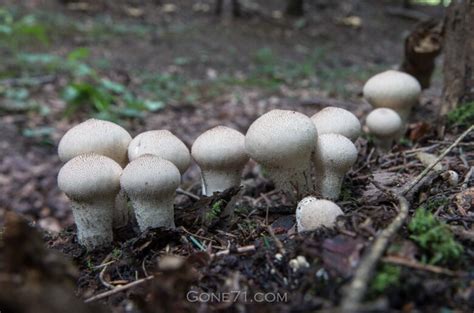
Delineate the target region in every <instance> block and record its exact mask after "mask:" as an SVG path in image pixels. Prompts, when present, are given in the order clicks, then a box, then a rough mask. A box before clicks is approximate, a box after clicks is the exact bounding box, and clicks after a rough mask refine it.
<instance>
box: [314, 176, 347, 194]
mask: <svg viewBox="0 0 474 313" xmlns="http://www.w3.org/2000/svg"><path fill="white" fill-rule="evenodd" d="M316 173H317V175H316V191H317V193H319V195H320V196H321V197H322V198H324V199H329V200H337V199H338V198H339V195H340V193H341V186H342V180H343V178H344V175H339V174H337V173H331V172H328V171H324V170H320V171H317V172H316Z"/></svg>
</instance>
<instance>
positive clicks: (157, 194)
mask: <svg viewBox="0 0 474 313" xmlns="http://www.w3.org/2000/svg"><path fill="white" fill-rule="evenodd" d="M180 181H181V176H180V174H179V170H178V168H177V167H176V166H175V165H174V164H173V163H171V162H170V161H167V160H165V159H162V158H159V157H157V156H154V155H151V154H145V155H143V156H141V157H139V158H137V159H135V160H133V161H132V162H130V163H129V164H128V165H127V167H125V169H124V170H123V173H122V177H121V178H120V184H121V186H122V189H123V190H125V192H126V193H127V195H128V196H129V198H130V200H131V202H132V206H133V209H134V211H135V216H136V219H137V222H138V226H139V227H140V230H141V231H145V230H146V229H147V228H156V227H170V228H174V227H175V224H174V207H173V204H174V196H175V193H176V189H177V188H178V186H179V183H180Z"/></svg>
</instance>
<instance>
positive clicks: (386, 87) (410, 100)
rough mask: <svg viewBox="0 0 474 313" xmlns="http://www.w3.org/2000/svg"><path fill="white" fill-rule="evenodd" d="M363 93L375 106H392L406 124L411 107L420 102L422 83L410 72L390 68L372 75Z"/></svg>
mask: <svg viewBox="0 0 474 313" xmlns="http://www.w3.org/2000/svg"><path fill="white" fill-rule="evenodd" d="M363 93H364V98H365V99H366V100H367V101H368V102H369V103H370V104H371V105H372V106H373V107H374V108H390V109H392V110H394V111H396V112H397V113H398V114H399V115H400V117H401V119H402V121H403V123H404V124H406V123H407V119H408V116H409V115H410V111H411V108H412V107H413V106H414V105H415V104H417V103H418V99H419V97H420V94H421V85H420V83H419V82H418V80H416V78H415V77H413V76H411V75H410V74H407V73H403V72H399V71H394V70H389V71H385V72H382V73H379V74H377V75H374V76H372V77H371V78H370V79H369V80H368V81H367V82H366V83H365V85H364V89H363Z"/></svg>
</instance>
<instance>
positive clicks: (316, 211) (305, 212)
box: [296, 197, 344, 232]
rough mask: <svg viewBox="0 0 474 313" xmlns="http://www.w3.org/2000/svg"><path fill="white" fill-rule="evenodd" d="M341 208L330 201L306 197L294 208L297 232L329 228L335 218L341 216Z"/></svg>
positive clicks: (332, 225) (334, 221)
mask: <svg viewBox="0 0 474 313" xmlns="http://www.w3.org/2000/svg"><path fill="white" fill-rule="evenodd" d="M343 214H344V213H343V212H342V210H341V208H340V207H339V206H338V205H337V204H335V203H334V202H332V201H329V200H318V199H316V198H315V197H306V198H304V199H303V200H301V201H300V202H299V203H298V206H297V208H296V226H297V228H298V232H304V231H311V230H316V229H318V228H320V227H323V226H324V227H327V228H331V227H334V224H335V223H336V218H337V217H338V216H339V215H343Z"/></svg>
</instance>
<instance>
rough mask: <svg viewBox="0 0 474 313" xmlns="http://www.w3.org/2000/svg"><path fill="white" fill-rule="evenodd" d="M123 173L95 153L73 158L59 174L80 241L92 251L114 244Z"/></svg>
mask: <svg viewBox="0 0 474 313" xmlns="http://www.w3.org/2000/svg"><path fill="white" fill-rule="evenodd" d="M121 173H122V168H121V167H120V165H119V164H118V163H117V162H115V161H114V160H112V159H110V158H108V157H105V156H102V155H98V154H94V153H88V154H82V155H79V156H77V157H75V158H72V159H71V160H69V161H68V162H67V163H66V164H64V166H63V167H62V168H61V170H60V171H59V175H58V186H59V189H61V190H62V191H63V192H64V193H65V194H66V195H67V196H68V198H69V199H70V200H71V202H72V212H73V215H74V220H75V222H76V225H77V232H78V234H77V235H78V240H79V242H80V243H81V244H82V245H84V246H86V247H87V248H89V249H94V248H96V247H100V246H104V245H107V244H109V243H111V242H112V239H113V238H112V236H113V235H112V218H113V211H114V205H115V198H116V196H117V194H118V192H119V190H120V175H121Z"/></svg>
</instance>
